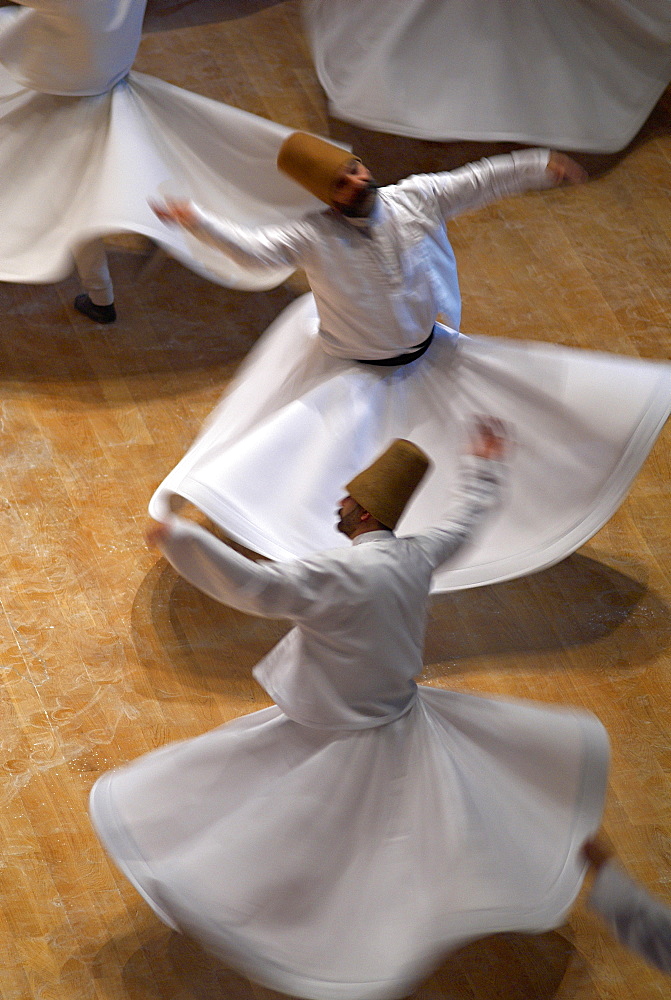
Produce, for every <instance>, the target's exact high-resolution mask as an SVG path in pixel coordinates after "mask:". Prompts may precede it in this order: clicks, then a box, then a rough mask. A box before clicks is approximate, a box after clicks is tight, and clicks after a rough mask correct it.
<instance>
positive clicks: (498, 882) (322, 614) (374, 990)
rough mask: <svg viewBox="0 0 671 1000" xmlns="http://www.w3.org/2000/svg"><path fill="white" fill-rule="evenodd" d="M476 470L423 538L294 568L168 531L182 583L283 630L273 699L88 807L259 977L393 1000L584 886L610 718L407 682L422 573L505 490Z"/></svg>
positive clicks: (118, 853)
mask: <svg viewBox="0 0 671 1000" xmlns="http://www.w3.org/2000/svg"><path fill="white" fill-rule="evenodd" d="M486 464H495V463H486ZM480 476H481V482H480V486H479V487H478V483H477V482H471V483H470V485H469V483H468V481H467V483H466V489H465V495H462V497H461V498H460V503H459V504H458V505H457V506H455V507H454V508H453V515H452V516H451V517H450V518H448V519H447V520H446V521H445V522H444V523H443V524H440V525H437V526H436V527H434V528H433V529H431V530H427V531H425V532H422V533H419V534H417V535H414V536H410V537H399V538H395V537H394V536H393V535H392V534H391V533H390V532H386V531H385V532H371V533H369V534H367V535H362V536H360V537H359V538H357V539H356V540H355V545H354V546H353V547H351V548H349V549H347V550H345V551H342V550H337V551H335V552H330V553H323V554H320V555H316V556H313V557H311V558H310V559H308V560H306V561H304V562H296V563H293V564H291V565H289V566H285V565H283V564H268V563H253V562H250V561H248V560H246V559H245V558H244V557H242V556H240V555H239V554H238V553H236V552H234V551H233V550H231V549H230V548H228V547H227V546H225V545H223V544H222V543H221V542H219V541H218V540H217V539H215V538H214V537H213V536H212V535H210V534H209V533H208V532H206V531H204V530H203V529H202V528H199V527H197V526H195V525H193V524H189V523H188V522H185V521H181V520H180V519H173V520H172V521H171V526H170V534H169V536H168V539H167V541H166V542H165V543H164V544H163V546H162V547H163V550H164V552H165V554H166V555H167V557H168V558H169V559H170V561H171V562H172V563H173V565H174V566H175V568H176V569H177V570H178V571H179V572H180V573H181V574H182V575H183V576H185V577H186V579H188V580H190V581H191V582H192V583H194V584H195V585H196V586H198V587H200V588H201V589H203V590H204V591H205V592H206V593H208V594H209V595H210V596H213V597H215V598H216V599H219V600H221V601H223V602H225V603H227V604H232V605H233V606H234V607H236V608H238V609H240V610H243V611H249V612H251V613H254V614H260V615H265V616H271V617H283V618H289V619H290V620H292V621H293V622H294V625H295V627H294V629H293V630H292V631H291V632H290V633H289V634H288V635H287V636H286V637H285V638H284V639H283V640H282V641H281V642H280V643H279V644H278V646H276V647H275V649H274V650H272V651H271V653H270V654H269V655H268V656H267V657H265V659H264V660H263V661H262V662H261V663H260V664H259V665H258V666H257V667H256V668H255V671H254V673H255V676H256V677H257V679H258V680H259V681H261V683H263V684H264V686H265V687H266V689H267V690H268V691H269V692H270V693H271V694H272V695H273V696H274V697H276V698H277V700H278V701H279V702H280V703H281V705H282V709H280V708H279V707H274V708H269V709H265V710H262V711H260V712H255V713H253V714H252V715H249V716H246V717H244V718H240V719H236V720H235V721H233V722H231V723H229V724H227V725H225V726H222V727H220V728H218V729H215V730H214V731H212V732H210V733H206V734H205V735H203V736H201V737H197V738H196V739H192V740H188V741H185V742H182V743H177V744H172V745H169V746H166V747H163V748H162V749H160V750H157V751H155V752H154V753H151V754H149V755H147V756H145V757H142V758H140V760H137V761H135V762H133V763H131V764H129V765H128V766H127V767H124V768H121V769H119V770H116V771H112V772H110V773H108V774H106V775H104V776H103V777H102V778H101V779H100V780H99V781H98V782H97V783H96V785H95V787H94V789H93V792H92V796H91V815H92V819H93V822H94V825H95V827H96V829H97V831H98V833H99V835H100V837H101V840H102V841H103V844H104V845H105V847H106V848H107V850H108V851H109V852H110V854H111V855H112V857H113V858H114V860H115V861H116V863H117V864H118V865H119V867H120V868H121V870H122V871H123V872H124V873H125V874H126V875H127V876H128V877H129V878H130V879H131V881H132V882H133V883H134V885H135V886H136V888H138V890H139V891H140V892H141V893H142V894H143V896H144V897H145V898H146V899H147V901H148V902H149V903H150V904H151V906H152V907H153V908H154V910H155V911H156V912H157V914H158V915H159V916H160V917H161V918H162V919H163V920H164V921H166V922H167V923H168V924H169V925H171V926H173V927H176V928H177V929H179V930H182V931H185V932H188V933H189V934H190V935H192V936H194V937H195V938H196V939H197V940H199V941H200V942H201V943H202V944H203V945H204V946H205V947H206V948H208V949H209V950H211V951H212V952H214V953H215V954H217V955H219V956H220V957H222V958H223V959H224V960H225V961H227V962H229V963H230V964H232V965H233V966H235V967H236V968H239V969H241V970H242V971H243V972H245V973H247V974H248V975H249V976H250V977H252V978H254V979H256V980H258V981H260V982H261V983H263V984H264V985H266V986H269V987H272V988H274V989H279V990H283V991H284V992H287V993H291V994H294V995H298V996H302V997H310V998H315V1000H386V998H393V997H402V996H406V995H407V994H408V993H409V992H410V991H411V990H412V989H413V988H414V987H415V986H416V984H417V982H418V981H419V980H420V979H421V978H422V977H423V976H425V975H427V974H428V973H429V972H430V971H431V970H432V968H433V967H435V965H436V964H438V963H439V962H440V960H441V958H442V956H443V955H444V954H445V953H446V952H448V951H450V950H451V949H454V948H458V947H460V946H461V945H463V944H465V943H466V942H467V941H470V940H473V939H474V938H478V937H482V936H483V935H486V934H490V933H495V932H499V931H511V930H518V931H530V932H538V931H543V930H547V929H549V928H551V927H555V926H557V925H558V924H560V923H561V922H562V920H563V919H564V917H565V915H566V912H567V911H568V909H569V908H570V906H571V904H572V903H573V901H574V899H575V897H576V895H577V893H578V890H579V888H580V884H581V881H582V877H583V874H584V870H585V859H584V857H583V855H582V852H581V846H582V844H583V843H584V841H585V839H586V838H587V837H589V836H590V835H592V834H593V832H594V831H595V830H596V829H597V828H598V826H599V824H600V817H601V811H602V808H603V798H604V792H605V786H606V777H607V767H608V740H607V737H606V735H605V732H604V730H603V728H602V727H601V725H600V724H599V723H598V722H597V720H596V719H594V717H593V716H591V715H588V714H586V713H584V712H578V711H573V710H567V709H557V708H551V707H549V706H547V705H536V704H533V703H531V702H518V701H512V700H504V699H489V698H480V697H473V696H471V695H465V694H458V693H454V692H449V691H442V690H437V689H432V688H429V687H423V686H421V685H420V686H417V685H416V684H415V681H414V679H413V678H414V676H415V675H416V673H417V672H418V671H419V670H420V669H421V662H422V646H423V635H424V628H425V620H426V608H427V604H428V594H429V587H430V577H431V571H432V569H433V568H435V566H436V565H437V564H438V563H440V562H441V561H442V560H444V559H445V558H449V557H450V555H451V554H454V552H455V551H456V550H457V549H458V548H459V546H461V545H462V544H463V542H464V540H465V538H466V537H467V536H468V535H469V534H470V532H471V531H472V529H473V525H474V524H475V523H476V521H477V519H478V517H479V516H480V515H481V514H482V513H483V512H484V510H486V509H487V507H488V506H490V505H491V502H492V500H493V498H494V496H495V492H494V491H493V490H494V486H493V484H494V483H495V482H496V476H492V475H491V474H489V475H488V470H487V469H485V470H483V472H481V473H480ZM301 720H302V721H301Z"/></svg>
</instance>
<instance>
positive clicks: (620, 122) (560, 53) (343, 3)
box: [303, 0, 671, 152]
mask: <svg viewBox="0 0 671 1000" xmlns="http://www.w3.org/2000/svg"><path fill="white" fill-rule="evenodd" d="M303 8H304V16H305V23H306V29H307V33H308V38H309V40H310V45H311V48H312V54H313V59H314V63H315V67H316V70H317V75H318V77H319V80H320V82H321V84H322V86H323V88H324V90H325V91H326V94H327V96H328V98H329V103H330V108H331V111H332V113H333V114H334V115H335V116H336V117H338V118H343V119H345V120H346V121H351V122H356V123H357V124H359V125H365V126H366V127H368V128H373V129H378V130H381V131H383V132H391V133H394V134H397V135H409V136H415V137H417V138H420V139H439V140H446V139H471V140H481V141H482V140H484V141H487V140H498V141H513V142H524V143H530V144H533V145H542V146H552V147H557V146H559V147H561V148H565V149H580V150H585V151H589V152H614V151H616V150H619V149H622V148H623V147H624V146H626V145H627V143H628V142H629V141H630V140H631V139H632V138H633V137H634V135H635V134H636V132H637V131H638V130H639V128H640V127H641V125H643V123H644V121H645V119H646V118H647V117H648V115H649V114H650V112H651V110H652V108H653V106H654V104H655V102H656V101H657V99H658V98H659V97H660V96H661V94H662V92H663V91H664V88H665V87H666V86H667V84H668V83H669V81H670V80H671V6H670V5H669V3H668V0H543V2H542V3H538V2H537V0H514V2H512V3H511V2H510V0H385V2H384V3H379V2H378V0H303Z"/></svg>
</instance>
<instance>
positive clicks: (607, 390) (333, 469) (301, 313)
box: [150, 295, 671, 591]
mask: <svg viewBox="0 0 671 1000" xmlns="http://www.w3.org/2000/svg"><path fill="white" fill-rule="evenodd" d="M317 331H318V321H317V315H316V311H315V308H314V300H313V298H312V296H311V295H306V296H303V297H302V298H301V299H299V300H297V301H296V302H295V303H293V304H292V305H291V306H290V307H289V308H288V309H286V310H285V311H284V312H283V313H282V314H281V316H280V317H279V318H278V319H277V320H276V322H275V323H274V324H273V326H272V327H271V328H270V329H269V330H268V331H267V332H266V333H265V335H264V336H263V337H262V338H261V340H260V341H259V343H258V344H257V346H256V347H255V349H254V350H253V351H252V352H251V354H250V356H249V357H248V359H247V360H246V362H245V363H244V364H243V366H242V368H241V370H240V372H239V374H238V376H237V378H236V379H235V381H234V382H233V384H232V386H231V387H230V389H229V391H228V392H227V393H226V395H225V396H224V398H223V400H222V402H221V403H220V405H219V407H218V408H217V409H216V410H215V411H214V413H213V414H212V416H211V417H210V420H209V422H208V423H207V424H206V426H205V429H204V430H203V432H202V434H201V436H200V437H199V438H198V439H197V440H196V442H195V443H194V445H193V446H192V448H191V449H190V450H189V452H188V453H187V454H186V456H185V457H184V458H183V459H182V461H181V462H180V463H179V464H178V465H177V466H176V468H175V469H174V470H173V471H172V472H171V473H170V474H169V475H168V476H167V478H166V479H165V480H164V482H163V483H162V484H161V486H160V487H159V488H158V490H157V492H156V493H155V494H154V496H153V498H152V500H151V503H150V513H151V514H152V515H153V516H155V517H157V518H158V519H161V518H162V517H163V516H164V514H165V511H166V509H167V505H168V502H169V499H170V496H171V494H176V495H178V496H182V497H185V498H186V499H188V500H190V501H192V502H193V503H194V504H195V505H196V506H198V507H199V508H201V509H202V510H203V511H204V512H205V513H206V514H207V515H209V517H211V518H212V520H213V521H215V522H216V523H217V524H219V525H220V526H221V527H222V528H223V529H224V530H225V531H226V532H227V533H228V534H229V535H230V536H231V537H233V538H235V539H237V540H238V541H240V542H242V543H243V544H244V545H246V546H248V547H249V548H251V549H253V550H255V551H257V552H260V553H261V554H263V555H265V556H269V557H271V558H274V559H279V560H291V559H293V558H300V557H303V556H305V555H308V554H310V553H313V552H317V551H322V550H325V549H330V548H333V547H335V546H339V545H343V544H347V543H346V542H345V540H344V539H343V536H342V535H339V534H338V533H337V531H336V529H335V520H336V518H335V507H336V503H337V501H338V500H339V499H340V498H341V497H342V496H343V494H344V493H345V492H346V490H345V484H346V483H347V482H349V480H350V479H351V478H352V477H353V476H354V475H355V474H356V473H358V472H359V471H360V470H361V469H362V468H364V467H365V466H366V465H368V464H369V462H371V461H372V460H373V459H374V458H375V457H377V455H378V454H379V453H380V452H381V451H382V450H383V449H384V448H385V447H386V446H387V445H388V444H389V442H390V441H391V440H392V439H393V438H396V437H405V438H409V439H410V440H412V441H414V442H415V443H416V444H418V445H420V447H422V448H424V450H425V451H426V452H427V453H428V454H429V455H430V456H431V458H432V459H433V461H434V463H435V467H434V469H433V471H432V472H431V474H430V475H429V476H428V477H427V480H425V483H423V484H422V487H421V489H420V490H419V491H418V493H417V494H416V496H415V497H414V498H413V501H412V503H411V504H410V506H409V507H408V509H407V511H406V513H405V515H404V517H403V518H402V520H401V522H400V524H399V526H398V533H399V534H409V533H412V532H413V531H416V530H419V529H421V528H424V527H426V526H428V525H431V524H433V523H434V522H435V521H436V519H437V518H438V517H439V516H440V515H441V514H442V513H443V511H444V510H445V508H446V506H447V504H448V502H449V497H450V491H451V490H452V489H453V487H454V484H455V479H456V475H457V467H458V456H459V454H460V452H461V450H462V448H463V445H464V430H463V428H464V426H466V425H467V424H468V423H469V422H470V418H471V417H473V416H478V415H493V416H495V417H500V418H502V419H503V420H505V421H508V422H509V423H510V425H511V427H512V433H513V434H514V438H515V447H514V449H513V453H512V457H511V469H510V477H509V482H508V484H507V494H506V496H505V499H504V502H503V504H502V505H501V508H500V510H499V511H498V512H496V513H495V514H494V515H493V516H492V517H490V518H489V519H488V521H487V523H486V524H485V526H484V527H483V529H482V531H481V532H480V533H479V534H478V536H477V538H476V539H475V540H474V541H473V542H472V543H471V544H470V545H469V546H468V547H467V548H465V549H464V550H463V551H462V552H461V553H460V554H458V555H457V556H456V557H455V558H454V559H453V560H452V561H451V562H450V564H449V567H446V568H444V569H443V570H442V571H441V570H439V571H438V572H437V573H436V575H435V576H434V584H433V585H434V589H435V590H436V591H446V590H457V589H461V588H465V587H475V586H480V585H483V584H489V583H495V582H499V581H502V580H506V579H509V578H512V577H516V576H520V575H523V574H526V573H531V572H534V571H535V570H539V569H542V568H543V567H546V566H549V565H552V564H553V563H555V562H558V561H559V560H560V559H563V558H564V557H565V556H567V555H569V554H570V553H572V552H574V551H575V550H576V549H577V548H578V547H579V546H580V545H582V544H583V543H585V542H586V541H588V539H589V538H591V537H592V535H593V534H594V533H595V532H596V531H598V530H599V528H600V527H601V526H602V525H603V524H604V523H605V522H606V521H607V520H608V518H609V517H611V515H612V514H613V513H614V512H615V510H616V509H617V508H618V506H619V505H620V503H621V502H622V500H623V499H624V497H625V495H626V493H627V491H628V490H629V487H630V485H631V482H632V480H633V478H634V477H635V475H636V473H637V472H638V470H639V469H640V467H641V465H642V463H643V461H644V459H645V457H646V456H647V454H648V452H649V450H650V448H651V447H652V445H653V443H654V441H655V438H656V437H657V435H658V433H659V431H660V430H661V428H662V426H663V425H664V422H665V421H666V418H667V416H668V414H669V409H670V407H671V365H669V364H666V363H663V362H649V361H642V360H640V359H636V358H628V357H618V356H616V355H611V354H599V353H595V352H592V351H586V350H572V349H568V348H564V347H558V346H554V345H549V344H540V343H531V342H520V341H511V340H505V339H503V338H495V339H493V338H484V337H474V338H469V337H464V336H462V335H460V334H457V333H455V332H454V331H451V330H448V329H446V328H445V327H440V326H437V327H436V331H437V333H436V336H435V338H434V341H433V343H432V344H431V346H430V347H429V349H428V351H427V352H426V354H424V355H423V357H421V358H419V359H418V360H417V361H414V362H412V364H409V365H406V366H402V367H392V368H384V367H376V366H370V365H365V364H361V363H359V362H352V361H346V360H343V359H340V358H334V357H332V356H330V355H328V354H326V353H325V352H324V350H323V349H322V346H321V343H320V338H319V335H318V332H317Z"/></svg>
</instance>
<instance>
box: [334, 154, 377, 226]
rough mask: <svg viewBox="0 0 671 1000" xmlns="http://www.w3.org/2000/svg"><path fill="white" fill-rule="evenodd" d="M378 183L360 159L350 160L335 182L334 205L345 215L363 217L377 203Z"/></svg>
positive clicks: (368, 213)
mask: <svg viewBox="0 0 671 1000" xmlns="http://www.w3.org/2000/svg"><path fill="white" fill-rule="evenodd" d="M376 191H377V184H376V183H375V181H374V180H373V176H372V174H371V172H370V170H369V169H368V167H365V166H364V165H363V163H361V161H360V160H350V161H349V163H346V164H345V166H344V167H343V168H342V169H341V171H340V173H339V174H338V176H337V178H336V180H335V182H334V184H333V194H332V205H333V207H334V208H336V209H337V210H338V211H339V212H342V213H343V215H349V216H352V217H353V218H359V219H363V218H365V217H366V216H367V215H370V213H371V211H372V209H373V205H374V204H375V194H376Z"/></svg>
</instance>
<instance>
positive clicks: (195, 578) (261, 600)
mask: <svg viewBox="0 0 671 1000" xmlns="http://www.w3.org/2000/svg"><path fill="white" fill-rule="evenodd" d="M165 524H166V525H167V528H168V536H167V538H166V539H165V541H163V542H161V544H160V548H161V551H162V552H163V554H164V556H165V557H166V559H167V560H168V561H169V562H170V563H171V564H172V566H174V568H175V569H176V570H177V572H178V573H179V574H180V576H183V577H184V579H185V580H188V581H189V583H192V584H193V585H194V587H198V589H199V590H202V591H203V593H205V594H207V595H208V596H209V597H213V598H214V599H215V600H216V601H220V602H221V603H222V604H228V605H229V606H230V607H232V608H237V609H238V611H245V612H247V613H249V614H256V615H261V616H263V617H268V618H293V617H294V616H300V614H301V612H302V611H304V610H305V608H306V607H307V606H308V605H309V603H310V600H311V592H310V588H309V573H308V571H307V570H304V569H303V567H302V565H301V563H288V564H283V563H275V562H265V561H262V562H255V561H254V560H252V559H248V558H247V557H246V556H243V555H241V554H240V553H239V552H236V551H235V550H234V549H232V548H231V547H230V546H229V545H226V544H225V543H224V542H221V541H220V540H219V539H218V538H215V536H214V535H212V534H211V533H210V532H209V531H206V530H205V528H202V527H200V525H197V524H193V523H192V522H190V521H187V520H185V519H184V518H181V517H177V516H175V515H171V517H170V518H169V519H168V520H167V521H166V522H165Z"/></svg>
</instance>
